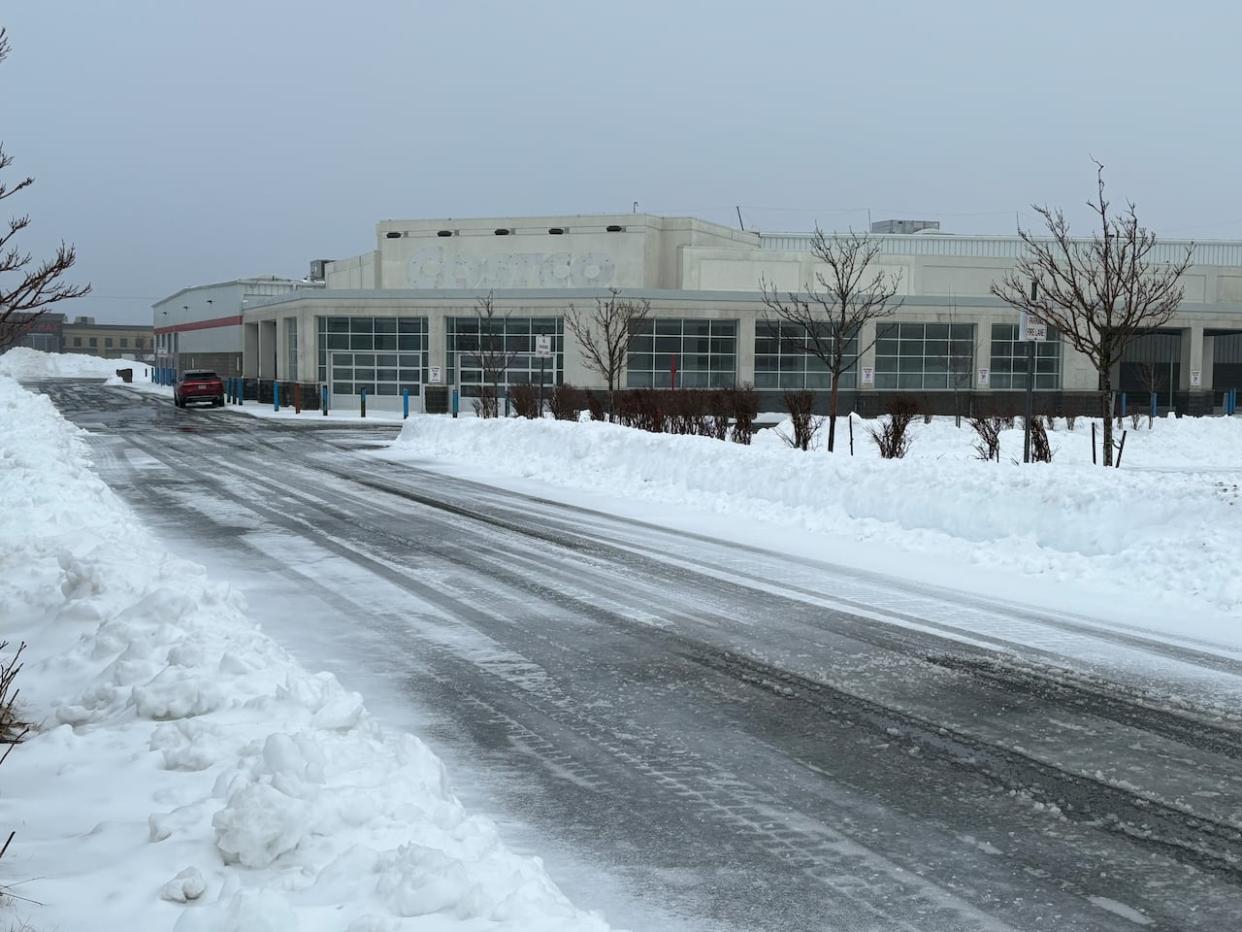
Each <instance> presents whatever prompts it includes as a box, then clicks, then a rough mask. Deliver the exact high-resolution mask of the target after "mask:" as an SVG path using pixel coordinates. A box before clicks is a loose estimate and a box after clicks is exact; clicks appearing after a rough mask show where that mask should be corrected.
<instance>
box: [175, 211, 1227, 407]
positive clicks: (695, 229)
mask: <svg viewBox="0 0 1242 932" xmlns="http://www.w3.org/2000/svg"><path fill="white" fill-rule="evenodd" d="M881 228H883V229H890V228H891V229H916V230H917V232H912V233H886V234H877V235H876V239H877V240H878V241H879V242H880V244H881V248H882V254H881V259H880V263H879V265H878V267H879V268H882V269H884V270H887V271H892V272H895V273H897V274H898V275H899V276H900V283H901V284H900V294H901V299H902V304H901V307H900V308H899V309H898V310H897V312H896V313H895V314H893V315H892V316H891V317H889V318H887V319H885V320H882V321H878V322H874V323H872V324H871V325H869V326H868V327H866V328H865V329H864V331H863V333H862V334H861V336H860V339H859V344H860V345H861V346H862V347H863V352H862V355H861V357H860V358H859V360H858V364H857V366H856V367H855V368H854V369H853V370H852V371H851V372H850V373H849V374H848V375H847V376H846V378H845V379H844V381H843V384H842V388H843V389H844V390H845V391H846V393H847V395H846V400H845V403H846V405H847V406H854V407H855V408H857V409H858V410H862V411H864V412H868V413H870V412H874V411H878V410H881V409H882V407H883V405H884V403H885V401H886V400H887V399H888V398H891V397H892V395H894V394H915V395H918V396H919V398H920V399H921V402H922V404H924V406H925V407H927V408H929V409H933V410H940V411H949V410H954V409H955V408H956V409H958V410H961V406H962V405H963V404H973V403H975V402H976V401H979V400H980V399H988V400H990V401H991V402H992V403H994V404H1005V403H1008V402H1007V399H1008V400H1012V399H1013V398H1014V397H1015V396H1014V395H1013V394H1012V393H1013V392H1015V391H1017V390H1020V389H1022V388H1024V387H1025V384H1026V380H1025V367H1026V362H1025V354H1024V350H1023V346H1022V344H1020V343H1018V342H1017V323H1018V315H1017V312H1015V311H1014V310H1013V309H1012V308H1010V307H1008V306H1006V305H1004V304H1003V303H1001V302H999V301H997V300H996V299H995V298H993V297H992V296H991V295H990V293H989V287H990V285H991V284H992V282H993V281H995V280H996V279H997V278H999V277H1000V276H1001V275H1003V274H1004V273H1005V272H1006V271H1007V270H1008V269H1010V268H1011V267H1012V265H1013V263H1014V262H1015V260H1016V259H1017V257H1018V256H1019V255H1020V254H1021V250H1022V248H1023V247H1022V244H1021V241H1020V240H1019V239H1018V238H1017V237H1015V236H961V235H950V234H944V233H941V232H939V231H938V230H937V229H936V228H935V226H934V222H932V221H919V222H917V223H914V224H910V225H903V223H902V222H900V221H893V222H890V225H889V226H887V227H881ZM810 245H811V237H810V235H809V234H764V233H756V232H747V231H742V230H734V229H732V228H729V227H725V226H720V225H717V224H712V223H707V222H704V221H701V220H696V219H692V218H682V217H658V216H652V215H646V214H621V215H598V216H568V217H566V216H560V217H527V218H501V219H471V220H452V219H444V220H409V221H397V220H388V221H383V222H381V223H379V224H378V225H377V228H376V244H375V248H374V249H373V250H370V251H368V252H365V253H363V254H361V255H358V256H354V257H352V258H348V259H343V260H336V261H322V260H321V261H317V262H315V263H313V264H312V274H311V276H310V277H311V279H314V281H310V282H290V281H287V280H282V281H280V283H279V284H272V285H271V288H272V292H278V293H271V292H269V293H268V294H252V295H251V298H250V299H249V300H247V303H246V304H245V305H244V306H243V307H240V308H239V307H238V306H237V302H234V305H233V313H232V315H231V316H230V317H229V319H228V320H229V323H228V326H229V327H235V328H236V330H234V331H233V333H236V334H237V336H236V337H235V339H236V340H237V347H238V348H237V350H235V351H234V353H235V356H234V362H235V364H236V359H237V356H240V357H241V359H240V367H241V370H242V374H243V375H245V376H246V377H247V378H249V379H252V380H257V381H261V382H270V381H273V380H280V381H286V382H298V383H301V384H304V385H310V384H315V385H327V386H328V388H329V390H330V392H331V393H332V396H333V398H334V399H336V403H338V404H342V405H351V406H352V405H355V404H356V396H357V395H358V394H360V392H361V391H362V390H363V389H365V390H366V391H367V393H368V395H369V396H370V397H371V398H372V399H374V400H375V401H376V402H379V403H384V402H385V401H388V402H389V403H393V404H395V403H396V399H397V398H398V397H399V396H400V394H401V393H402V391H409V392H410V394H411V395H413V396H416V397H417V396H418V395H420V393H421V389H422V386H424V385H426V384H428V383H438V384H443V385H451V386H455V387H459V388H460V390H461V392H462V394H463V396H465V397H467V398H469V397H470V396H471V395H472V394H477V391H478V387H479V385H480V384H481V383H482V381H483V372H482V362H481V360H480V358H479V355H478V348H479V339H480V336H479V335H480V331H481V328H482V330H483V332H491V333H493V334H495V335H497V336H498V337H501V338H503V340H504V346H505V347H506V349H507V350H508V351H509V352H511V353H512V354H513V355H512V358H511V359H509V360H508V366H507V368H506V372H505V378H504V383H505V384H506V385H512V384H516V383H519V382H526V381H537V380H538V379H539V374H538V373H539V371H540V366H541V364H546V366H547V370H546V376H545V378H546V380H547V382H548V383H549V384H559V383H562V382H567V383H572V384H575V385H580V386H585V387H596V386H600V385H601V382H600V379H599V377H598V376H597V375H595V374H594V373H592V372H590V371H589V370H588V369H587V368H586V367H585V366H584V364H583V359H582V354H581V352H580V348H579V347H578V346H576V345H574V344H573V340H572V336H571V335H568V334H567V333H566V328H565V314H566V313H567V311H568V310H569V309H570V308H571V307H577V308H589V307H591V306H592V305H593V303H594V302H595V301H596V300H597V299H603V298H606V297H607V296H608V294H609V293H610V289H619V290H620V292H621V294H622V296H623V297H624V298H630V299H634V300H646V301H649V302H650V304H651V308H652V321H651V323H650V326H649V328H648V330H647V332H646V333H643V334H640V335H639V336H637V337H635V339H634V341H633V343H632V344H631V347H630V357H629V364H628V370H627V372H626V375H625V384H626V385H628V386H632V387H644V386H656V387H660V386H668V385H671V384H676V385H678V386H681V387H710V386H731V385H741V384H753V385H754V386H756V387H757V388H758V389H760V390H761V391H762V392H764V393H766V394H767V396H768V397H767V398H765V404H767V405H769V406H776V405H777V404H779V395H780V393H781V392H783V391H784V390H787V389H791V388H792V389H798V388H809V389H812V390H824V389H826V388H827V374H826V373H825V372H824V371H823V369H822V366H820V365H819V364H818V362H817V361H816V360H815V359H814V358H813V357H811V356H809V355H807V354H806V353H803V352H799V351H797V350H796V348H795V347H791V346H790V341H789V340H788V339H787V337H788V336H789V334H788V333H785V334H782V333H781V331H780V330H779V326H778V325H777V324H776V323H775V322H773V321H772V320H770V319H768V314H767V312H766V309H765V307H764V305H763V302H762V300H761V296H760V293H759V283H760V281H761V280H766V281H767V282H769V283H771V284H772V285H773V286H775V287H776V288H778V289H781V290H791V289H799V288H801V286H802V285H803V283H805V282H808V281H813V280H814V274H815V271H816V267H815V263H814V261H813V257H812V254H811V252H810ZM1187 245H1189V244H1186V243H1182V242H1178V241H1162V242H1161V244H1160V245H1159V246H1158V247H1157V254H1156V256H1155V258H1156V259H1157V260H1159V259H1160V258H1161V257H1168V258H1170V259H1172V258H1180V256H1181V255H1182V252H1183V250H1184V249H1185V248H1186V246H1187ZM1193 259H1194V265H1193V266H1192V268H1191V269H1190V270H1189V271H1188V272H1187V274H1186V276H1185V279H1184V285H1185V300H1184V302H1183V305H1182V307H1181V309H1180V310H1179V313H1178V315H1177V316H1176V318H1175V319H1174V320H1173V321H1171V322H1170V324H1169V325H1168V326H1167V327H1166V328H1164V329H1163V330H1161V331H1160V332H1159V333H1153V334H1151V335H1149V336H1146V337H1144V338H1143V339H1142V340H1140V341H1139V342H1137V343H1136V344H1135V345H1134V346H1133V347H1132V349H1131V351H1130V354H1129V355H1128V357H1127V360H1126V362H1125V363H1123V365H1122V366H1121V367H1120V371H1119V372H1118V373H1117V377H1118V378H1119V379H1120V385H1121V387H1122V388H1123V390H1128V391H1130V392H1131V393H1133V395H1134V398H1135V401H1136V403H1137V402H1139V401H1140V400H1142V399H1145V398H1146V397H1148V395H1149V394H1150V393H1153V392H1154V393H1155V394H1156V395H1157V398H1158V400H1159V402H1160V405H1161V407H1163V408H1167V407H1170V406H1173V407H1176V408H1177V409H1178V410H1185V411H1191V412H1199V411H1206V410H1210V409H1211V408H1212V407H1213V405H1218V404H1219V403H1220V397H1219V396H1220V392H1221V391H1222V390H1223V389H1226V388H1233V387H1236V384H1237V383H1238V382H1239V381H1242V378H1240V377H1242V337H1239V336H1238V334H1239V333H1242V243H1239V242H1211V243H1201V244H1197V245H1194V247H1193ZM234 284H236V283H234ZM212 287H220V286H212ZM187 294H188V292H182V293H179V296H173V297H172V298H169V299H166V300H165V301H164V302H161V304H162V305H163V309H164V310H168V309H169V306H170V305H176V304H177V303H178V302H179V301H181V300H183V298H182V297H181V296H184V295H187ZM489 295H490V296H491V298H492V300H493V304H494V307H495V311H496V313H495V316H494V318H492V319H491V320H490V321H482V322H481V320H480V316H479V314H478V307H479V303H480V301H481V300H482V299H483V298H485V297H487V296H489ZM240 300H242V299H241V298H240V296H238V298H237V301H240ZM156 313H157V315H159V314H160V313H161V306H160V305H157V308H156ZM166 326H168V325H166ZM489 328H490V329H489ZM156 329H157V333H158V332H159V331H160V329H161V328H160V324H159V322H158V321H157V325H156ZM172 332H176V333H186V332H188V331H185V330H181V331H172ZM539 336H547V337H549V338H550V341H551V346H552V357H551V359H549V360H547V361H546V363H541V361H540V360H539V359H538V358H537V357H536V356H535V354H534V350H535V345H536V339H537V338H538V337H539ZM1050 336H1051V337H1052V339H1050V340H1049V341H1047V342H1046V343H1043V344H1041V345H1040V346H1039V348H1038V356H1037V363H1036V384H1035V388H1036V390H1037V391H1038V392H1039V393H1040V397H1041V400H1042V402H1043V403H1044V404H1045V406H1046V407H1048V408H1049V409H1060V410H1068V409H1070V408H1075V409H1079V408H1081V409H1086V410H1093V409H1092V408H1090V407H1089V406H1090V405H1091V404H1093V402H1094V398H1093V396H1092V394H1091V393H1093V392H1094V391H1095V390H1096V388H1097V381H1096V374H1095V372H1094V370H1093V368H1092V367H1091V365H1090V363H1089V362H1088V361H1087V360H1086V359H1085V358H1084V357H1082V356H1080V355H1079V354H1077V353H1076V352H1074V351H1073V350H1072V349H1071V348H1070V347H1068V346H1066V345H1065V344H1064V343H1063V342H1062V341H1061V340H1059V339H1057V338H1056V335H1055V334H1051V335H1050ZM782 337H786V338H784V339H783V338H782ZM182 339H185V338H184V337H183V338H182ZM185 347H186V344H185V343H182V345H181V353H180V358H181V360H182V363H183V364H192V365H199V364H207V363H203V362H195V363H186V350H185ZM791 349H792V350H793V351H791ZM191 358H193V357H191ZM198 358H199V359H202V358H203V357H198ZM211 365H213V366H215V367H216V368H219V369H220V370H221V371H224V372H226V374H227V373H229V372H232V371H233V370H232V369H229V368H227V367H225V366H224V365H221V364H218V363H211Z"/></svg>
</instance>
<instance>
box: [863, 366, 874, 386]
mask: <svg viewBox="0 0 1242 932" xmlns="http://www.w3.org/2000/svg"><path fill="white" fill-rule="evenodd" d="M874 384H875V369H873V368H872V367H871V366H863V385H874Z"/></svg>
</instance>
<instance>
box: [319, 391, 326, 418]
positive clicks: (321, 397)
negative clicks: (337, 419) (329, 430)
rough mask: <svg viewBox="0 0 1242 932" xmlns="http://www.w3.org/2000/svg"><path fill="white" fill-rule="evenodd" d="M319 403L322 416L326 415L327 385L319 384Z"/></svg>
mask: <svg viewBox="0 0 1242 932" xmlns="http://www.w3.org/2000/svg"><path fill="white" fill-rule="evenodd" d="M319 403H320V405H321V406H322V407H323V416H324V417H327V416H328V386H326V385H321V386H319Z"/></svg>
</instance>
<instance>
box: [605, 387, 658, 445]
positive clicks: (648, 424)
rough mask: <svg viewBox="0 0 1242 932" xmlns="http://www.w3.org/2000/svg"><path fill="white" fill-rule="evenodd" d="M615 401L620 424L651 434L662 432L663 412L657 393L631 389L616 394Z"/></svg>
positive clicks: (646, 389)
mask: <svg viewBox="0 0 1242 932" xmlns="http://www.w3.org/2000/svg"><path fill="white" fill-rule="evenodd" d="M616 399H617V420H618V421H619V422H620V423H621V424H624V425H625V426H626V427H636V428H638V429H639V430H646V431H650V432H651V433H653V434H660V433H663V432H664V410H663V407H662V404H661V399H660V393H659V392H657V391H654V390H653V389H650V388H631V389H629V390H628V391H624V392H618V393H617V396H616Z"/></svg>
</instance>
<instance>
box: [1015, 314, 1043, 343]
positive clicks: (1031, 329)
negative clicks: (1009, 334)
mask: <svg viewBox="0 0 1242 932" xmlns="http://www.w3.org/2000/svg"><path fill="white" fill-rule="evenodd" d="M1047 339H1048V325H1047V324H1045V323H1044V322H1043V321H1042V320H1037V319H1036V318H1034V317H1032V316H1031V315H1030V314H1023V315H1022V319H1021V320H1020V321H1018V342H1019V343H1035V342H1039V341H1041V340H1047Z"/></svg>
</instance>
